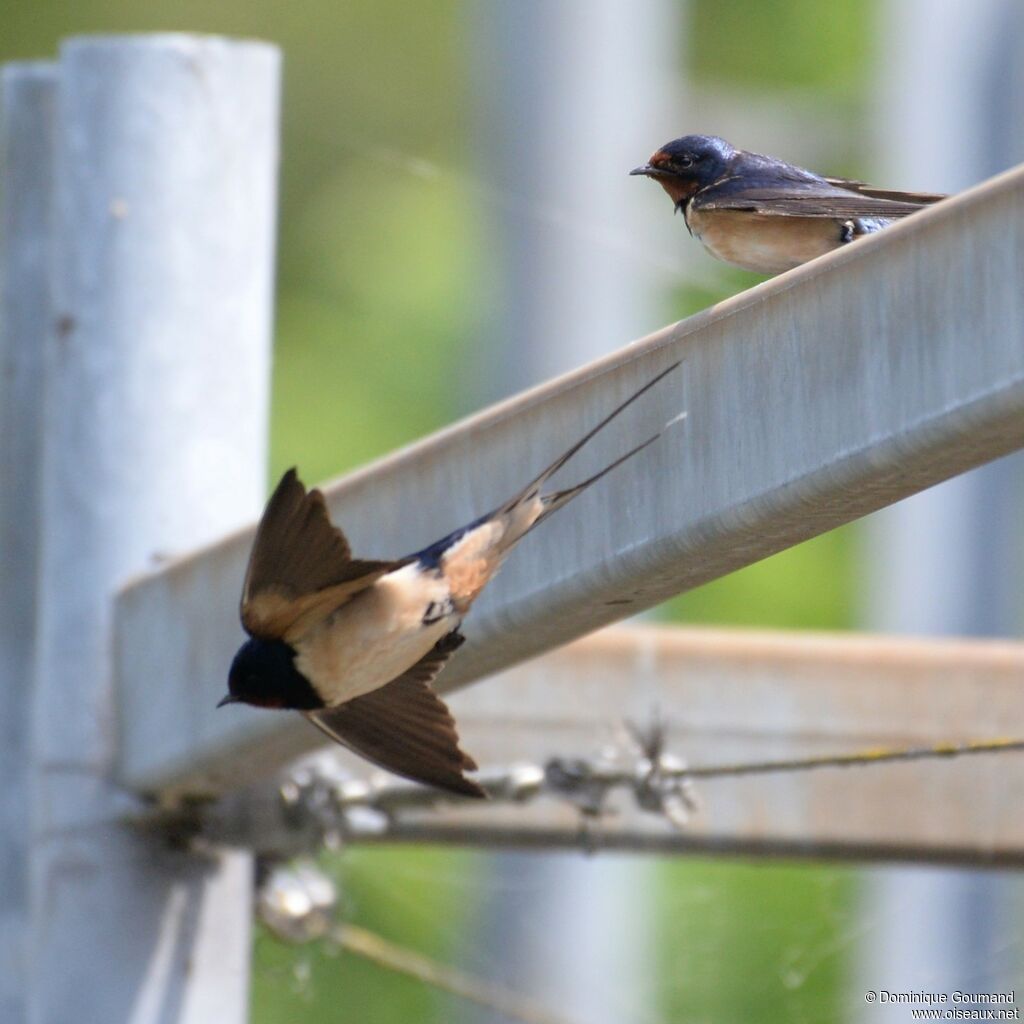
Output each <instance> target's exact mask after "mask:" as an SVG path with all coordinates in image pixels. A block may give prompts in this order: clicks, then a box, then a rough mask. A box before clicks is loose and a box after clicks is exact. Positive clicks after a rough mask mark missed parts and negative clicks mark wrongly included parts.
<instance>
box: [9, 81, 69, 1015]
mask: <svg viewBox="0 0 1024 1024" xmlns="http://www.w3.org/2000/svg"><path fill="white" fill-rule="evenodd" d="M0 89H2V97H0V188H2V190H3V195H2V206H0V209H2V221H0V560H2V563H3V569H2V570H0V608H2V609H3V614H2V615H0V704H2V706H3V713H2V714H0V777H2V778H3V780H4V785H3V788H2V790H0V892H2V893H3V894H4V897H3V899H2V900H0V1020H3V1021H9V1022H10V1024H22V1022H23V1021H26V1020H27V1019H28V1005H29V993H28V991H27V988H26V982H27V971H28V963H29V957H28V936H29V921H30V908H29V862H30V850H31V840H30V833H29V830H28V829H27V828H26V824H25V823H26V822H27V821H29V820H30V817H31V806H32V802H31V798H30V792H31V778H32V776H31V757H32V753H31V743H30V738H31V734H32V727H31V722H32V687H31V685H29V680H31V678H32V673H33V666H34V647H35V634H36V597H37V589H38V588H37V573H36V564H37V562H38V558H39V513H40V500H39V484H40V461H41V455H42V447H43V417H42V399H43V366H44V364H45V352H46V349H47V346H48V345H49V344H51V343H52V341H53V335H52V331H51V311H50V300H49V292H50V260H51V258H52V255H53V254H52V252H51V250H50V240H51V238H52V233H51V231H50V223H51V216H52V206H51V200H52V195H53V191H52V186H53V181H52V176H53V121H54V98H55V93H56V81H55V76H54V69H53V67H52V65H49V64H13V65H8V66H7V67H6V68H4V70H3V79H2V83H0Z"/></svg>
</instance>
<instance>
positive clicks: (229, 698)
mask: <svg viewBox="0 0 1024 1024" xmlns="http://www.w3.org/2000/svg"><path fill="white" fill-rule="evenodd" d="M241 699H242V698H241V697H236V696H235V695H234V694H233V693H229V694H227V695H226V696H224V697H221V699H220V700H219V701H217V707H219V708H222V707H224V705H225V704H237V703H238V702H239V701H240V700H241Z"/></svg>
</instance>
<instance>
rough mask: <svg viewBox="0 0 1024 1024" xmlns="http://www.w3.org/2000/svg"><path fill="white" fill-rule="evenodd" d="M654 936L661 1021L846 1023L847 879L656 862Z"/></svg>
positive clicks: (807, 871) (779, 869)
mask: <svg viewBox="0 0 1024 1024" xmlns="http://www.w3.org/2000/svg"><path fill="white" fill-rule="evenodd" d="M658 876H659V879H660V883H661V887H662V893H663V898H662V899H661V900H660V901H659V902H658V904H657V909H656V920H655V922H654V930H655V934H656V936H657V939H658V946H657V948H658V951H659V960H660V963H659V972H658V974H659V977H661V978H663V979H664V984H663V988H662V1004H661V1015H662V1019H663V1020H673V1021H757V1022H758V1024H776V1022H778V1024H804V1022H805V1024H817V1022H819V1021H826V1020H828V1021H841V1020H844V1019H845V1018H846V1014H845V1000H844V994H845V991H846V989H847V975H848V973H849V966H848V956H847V954H848V951H849V947H850V945H851V943H852V940H851V939H849V938H844V936H849V935H850V934H852V929H853V926H854V924H855V921H856V917H855V913H854V905H855V903H854V901H855V898H856V895H857V887H856V884H855V878H854V875H853V873H852V871H850V870H849V869H839V868H826V867H817V868H808V867H805V866H802V865H788V864H778V863H763V862H762V863H759V864H743V863H738V862H732V863H730V862H728V861H724V862H723V861H699V860H696V861H692V860H675V861H671V860H670V861H664V862H662V863H661V864H660V865H659V867H658Z"/></svg>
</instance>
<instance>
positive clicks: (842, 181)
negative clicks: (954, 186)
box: [629, 135, 946, 274]
mask: <svg viewBox="0 0 1024 1024" xmlns="http://www.w3.org/2000/svg"><path fill="white" fill-rule="evenodd" d="M629 173H630V174H643V175H646V176H647V177H648V178H653V179H654V180H655V181H657V182H658V184H659V185H661V187H662V188H663V189H664V190H665V191H666V192H667V193H668V195H669V198H670V199H671V200H672V202H673V203H675V208H676V210H682V211H683V217H684V218H685V219H686V226H687V228H689V231H690V234H691V235H695V236H696V237H697V238H698V239H699V240H700V241H701V242H702V243H703V245H704V248H705V249H707V250H708V252H710V253H711V255H712V256H716V257H717V258H718V259H720V260H724V261H725V262H726V263H732V264H734V265H735V266H737V267H742V268H743V269H744V270H753V271H756V272H757V273H759V274H778V273H780V272H781V271H783V270H790V269H792V268H793V267H797V266H799V265H800V264H801V263H806V262H807V261H808V260H812V259H814V258H815V257H816V256H821V255H822V254H823V253H826V252H831V251H832V250H833V249H837V248H839V246H841V245H846V244H847V243H848V242H853V241H855V240H856V239H858V238H861V237H863V236H864V235H870V234H873V233H874V232H876V231H880V230H881V229H882V228H884V227H887V226H888V225H889V224H891V223H892V222H893V221H894V220H898V219H899V218H901V217H907V216H909V215H910V214H912V213H916V212H917V211H918V210H920V209H922V208H923V207H926V206H930V205H931V204H932V203H937V202H938V201H939V200H940V199H945V198H946V197H945V196H944V195H939V194H937V193H932V192H897V191H893V190H891V189H882V188H874V187H873V186H871V185H867V184H865V183H864V182H863V181H854V180H852V179H848V178H823V177H820V176H819V175H817V174H814V173H813V172H811V171H806V170H804V169H803V168H802V167H796V166H794V165H793V164H787V163H785V162H783V161H782V160H776V159H775V158H774V157H770V156H761V155H760V154H759V153H747V152H745V151H744V150H742V149H733V147H732V146H730V145H729V143H728V142H726V141H725V139H720V138H718V137H717V136H715V135H685V136H683V138H681V139H676V140H675V141H673V142H669V143H668V144H667V145H665V146H662V147H661V149H659V150H657V151H656V152H655V153H654V154H653V156H651V158H650V160H648V161H647V163H646V164H644V165H643V166H642V167H634V168H633V170H631V171H630V172H629Z"/></svg>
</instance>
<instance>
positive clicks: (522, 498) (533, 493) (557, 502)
mask: <svg viewBox="0 0 1024 1024" xmlns="http://www.w3.org/2000/svg"><path fill="white" fill-rule="evenodd" d="M679 362H681V360H680V361H679ZM679 362H675V363H673V364H672V365H671V366H669V367H667V368H666V369H664V370H662V371H661V373H659V374H658V375H657V376H656V377H653V378H652V379H651V380H649V381H648V382H647V383H646V384H645V385H644V386H643V387H642V388H640V390H639V391H635V392H634V393H633V394H632V395H630V396H629V398H627V399H626V400H625V401H624V402H623V403H622V404H621V405H618V406H616V407H615V408H614V409H613V410H612V411H611V412H610V413H609V414H608V415H607V416H605V418H604V419H603V420H601V422H600V423H598V424H597V426H595V427H594V428H593V429H592V430H590V431H588V432H587V433H586V434H584V435H583V437H581V438H580V439H579V440H578V441H577V442H576V443H575V444H574V445H573V446H572V447H571V448H569V449H568V450H567V451H565V452H563V453H562V454H561V455H559V456H558V458H557V459H555V461H554V462H552V463H551V465H550V466H548V467H547V468H546V469H544V470H543V472H541V473H540V474H538V475H537V476H536V477H534V479H533V480H531V481H530V482H529V483H528V484H527V485H526V486H525V487H524V488H523V489H522V490H521V491H520V492H519V493H518V494H517V495H516V496H515V497H514V498H510V499H509V500H508V501H507V502H505V504H504V505H503V506H502V507H501V508H500V509H499V510H498V514H499V515H500V514H501V513H509V512H512V511H513V510H514V509H516V508H517V507H519V506H521V505H525V504H527V503H530V502H532V501H534V500H537V499H539V501H540V503H541V506H542V510H541V512H540V514H539V515H538V516H537V517H536V518H535V519H532V521H531V522H530V523H529V526H528V527H527V530H529V529H533V527H534V526H536V525H537V524H538V523H540V522H542V521H543V520H545V519H547V517H548V516H550V515H552V514H553V513H554V512H557V511H558V509H560V508H561V507H562V506H563V505H565V504H567V503H568V502H570V501H572V499H573V498H575V497H576V495H578V494H580V493H582V492H583V491H585V490H586V489H587V488H588V487H589V486H590V485H591V484H595V483H597V481H598V480H600V479H601V477H603V476H604V475H605V474H606V473H610V472H611V471H612V470H613V469H615V468H616V467H618V466H621V465H622V463H624V462H625V461H626V460H627V459H631V458H632V457H633V456H634V455H636V454H637V453H638V452H641V451H643V450H644V449H645V448H646V447H647V446H648V445H650V444H653V443H654V442H655V441H657V440H658V438H659V437H661V435H662V434H663V433H664V431H665V430H666V429H667V428H668V427H670V426H671V425H672V424H673V423H676V422H678V421H679V420H681V419H683V418H684V417H685V416H686V413H685V412H684V413H680V414H679V415H678V416H674V417H673V418H672V419H670V420H669V421H668V422H667V423H665V424H664V425H663V426H662V428H661V429H660V430H659V431H658V432H657V433H656V434H654V435H652V436H651V437H649V438H647V440H646V441H644V442H642V443H641V444H638V445H637V446H636V447H635V448H632V449H631V450H630V451H628V452H626V454H625V455H621V456H620V457H619V458H617V459H616V460H615V461H614V462H612V463H611V464H610V465H608V466H605V467H604V469H602V470H600V471H599V472H597V473H595V474H594V475H593V476H591V477H588V478H587V479H586V480H584V481H583V482H582V483H578V484H575V485H574V486H572V487H567V488H565V489H564V490H560V491H552V492H550V493H549V494H542V493H541V489H542V488H543V486H544V484H545V483H547V481H548V479H549V478H550V477H552V476H554V474H555V473H557V472H558V471H559V470H560V469H561V468H562V467H563V466H564V465H565V464H566V463H567V462H568V461H569V460H570V459H571V458H572V457H573V456H574V455H575V454H576V453H577V452H578V451H579V450H580V449H581V448H582V447H583V446H584V445H585V444H586V443H587V442H588V441H589V440H590V439H591V438H593V437H594V436H595V435H596V434H598V433H600V431H601V430H603V429H604V428H605V427H606V426H608V424H609V423H611V421H612V420H613V419H615V417H616V416H618V415H619V413H621V412H623V411H624V410H625V409H626V408H627V407H628V406H630V405H632V404H633V402H635V401H636V400H637V399H638V398H639V397H640V396H641V395H643V394H645V393H646V392H647V391H650V389H651V388H653V387H654V385H655V384H657V383H658V381H660V380H661V379H662V377H666V376H668V374H670V373H671V372H672V371H673V370H674V369H676V368H677V367H678V366H679ZM524 525H525V524H524ZM524 532H525V531H524ZM519 536H522V534H520V535H519Z"/></svg>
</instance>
